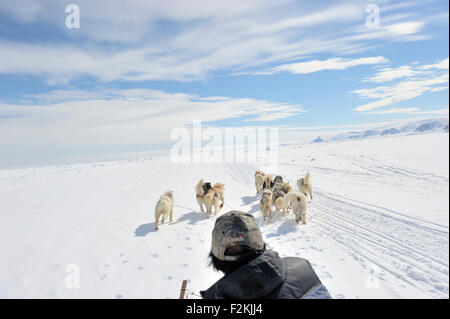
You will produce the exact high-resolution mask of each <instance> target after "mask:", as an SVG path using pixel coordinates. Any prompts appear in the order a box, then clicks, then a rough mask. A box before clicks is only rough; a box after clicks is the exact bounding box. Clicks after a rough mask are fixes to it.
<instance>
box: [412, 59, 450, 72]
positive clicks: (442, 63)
mask: <svg viewBox="0 0 450 319" xmlns="http://www.w3.org/2000/svg"><path fill="white" fill-rule="evenodd" d="M448 64H449V63H448V58H447V59H443V60H441V61H439V62H438V63H435V64H427V65H423V66H421V67H419V69H420V70H430V69H441V70H448Z"/></svg>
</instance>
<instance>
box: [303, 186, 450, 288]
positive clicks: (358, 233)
mask: <svg viewBox="0 0 450 319" xmlns="http://www.w3.org/2000/svg"><path fill="white" fill-rule="evenodd" d="M309 211H310V214H311V215H312V216H313V220H314V223H316V224H317V225H318V226H319V227H320V228H321V229H322V232H323V233H325V234H326V235H327V236H328V237H329V238H330V239H332V240H333V241H335V242H337V243H338V244H339V245H340V246H341V247H343V248H344V249H345V250H347V251H349V252H350V253H351V254H353V255H354V256H357V257H358V258H362V259H363V260H367V261H369V262H371V263H373V264H375V265H377V266H378V267H380V268H381V269H384V270H385V271H386V272H388V273H391V274H392V275H394V276H395V277H397V278H398V279H400V280H402V281H403V282H404V283H406V284H408V285H411V286H414V287H416V288H417V289H420V290H422V291H423V292H425V293H427V294H428V295H430V297H436V296H437V297H448V279H449V276H448V275H449V274H448V249H449V244H448V230H447V231H445V230H443V229H442V226H441V229H435V228H431V227H429V226H423V225H421V224H420V223H418V222H411V221H409V220H404V219H401V218H398V217H393V216H391V215H389V214H387V213H384V212H382V211H381V210H375V209H369V208H366V207H364V206H362V205H357V204H354V203H350V202H348V201H345V200H341V199H337V198H335V197H334V196H332V195H330V194H327V193H326V192H323V191H316V197H315V199H314V201H312V202H311V203H310V208H309Z"/></svg>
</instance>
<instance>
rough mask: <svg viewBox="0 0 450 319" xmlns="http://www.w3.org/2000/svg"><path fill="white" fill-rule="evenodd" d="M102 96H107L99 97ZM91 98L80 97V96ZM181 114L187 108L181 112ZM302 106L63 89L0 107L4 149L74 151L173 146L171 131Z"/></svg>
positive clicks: (266, 118) (264, 117) (274, 115)
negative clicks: (170, 141)
mask: <svg viewBox="0 0 450 319" xmlns="http://www.w3.org/2000/svg"><path fill="white" fill-rule="evenodd" d="M100 93H101V94H102V95H103V96H100ZM78 95H80V96H85V97H87V98H76V96H78ZM180 110H182V111H181V112H182V113H180ZM302 112H305V110H304V109H303V108H302V107H300V106H299V105H293V104H286V103H278V102H272V101H265V100H257V99H251V98H230V97H217V96H216V97H199V96H197V95H192V94H185V93H166V92H163V91H157V90H147V89H133V90H117V91H112V90H100V91H97V92H93V91H87V92H82V91H79V90H77V91H74V92H72V91H64V90H58V91H54V92H50V93H46V94H36V95H28V96H26V97H25V99H24V100H23V101H22V102H21V103H16V104H8V103H2V104H0V126H1V127H2V131H3V132H8V134H1V136H0V147H2V146H6V145H16V146H19V145H20V147H21V148H25V149H26V148H27V147H34V148H41V149H48V148H49V147H51V148H61V149H65V148H75V147H83V148H89V147H96V146H102V147H103V146H113V147H120V146H121V145H142V144H148V145H152V144H156V143H168V142H169V136H170V132H171V130H172V129H174V128H176V127H184V126H188V125H190V124H192V121H193V120H202V121H203V122H204V123H209V122H217V121H220V120H226V119H233V118H238V117H245V118H248V120H250V121H255V122H266V123H268V124H269V123H270V121H273V120H278V119H281V118H286V117H289V116H292V115H295V114H300V113H302Z"/></svg>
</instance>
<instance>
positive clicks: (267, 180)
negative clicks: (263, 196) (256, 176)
mask: <svg viewBox="0 0 450 319" xmlns="http://www.w3.org/2000/svg"><path fill="white" fill-rule="evenodd" d="M272 181H273V178H272V175H270V174H266V175H265V176H264V183H263V190H265V189H268V188H269V189H271V188H272Z"/></svg>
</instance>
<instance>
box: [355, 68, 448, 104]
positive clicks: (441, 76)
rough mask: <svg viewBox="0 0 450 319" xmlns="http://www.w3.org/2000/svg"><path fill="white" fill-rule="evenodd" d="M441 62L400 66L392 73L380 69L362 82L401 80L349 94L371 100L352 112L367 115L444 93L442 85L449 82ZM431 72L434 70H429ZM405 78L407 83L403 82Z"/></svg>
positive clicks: (446, 87)
mask: <svg viewBox="0 0 450 319" xmlns="http://www.w3.org/2000/svg"><path fill="white" fill-rule="evenodd" d="M443 61H447V63H448V59H444V60H442V61H440V62H439V63H436V64H433V65H425V66H420V65H416V64H415V65H414V66H409V65H408V66H401V67H398V68H394V69H390V68H389V69H383V70H381V71H380V72H378V73H376V74H375V76H373V77H371V78H369V79H366V82H376V83H380V82H391V81H393V80H396V79H402V80H400V81H397V82H395V83H393V84H391V85H390V86H386V85H383V86H378V87H374V88H365V89H358V90H354V91H351V93H354V94H357V95H358V96H359V97H361V98H369V99H375V101H373V102H370V103H367V104H363V105H360V106H358V107H356V108H354V110H355V111H358V112H368V111H373V110H375V109H378V108H381V107H385V106H390V105H395V104H396V103H399V102H402V101H406V100H410V99H413V98H416V97H419V96H421V95H423V94H424V93H426V92H432V93H433V92H439V91H443V90H446V89H448V85H445V84H447V83H448V81H449V73H448V71H446V69H445V62H443ZM431 69H434V70H431ZM447 69H448V66H447ZM403 78H407V79H403Z"/></svg>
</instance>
